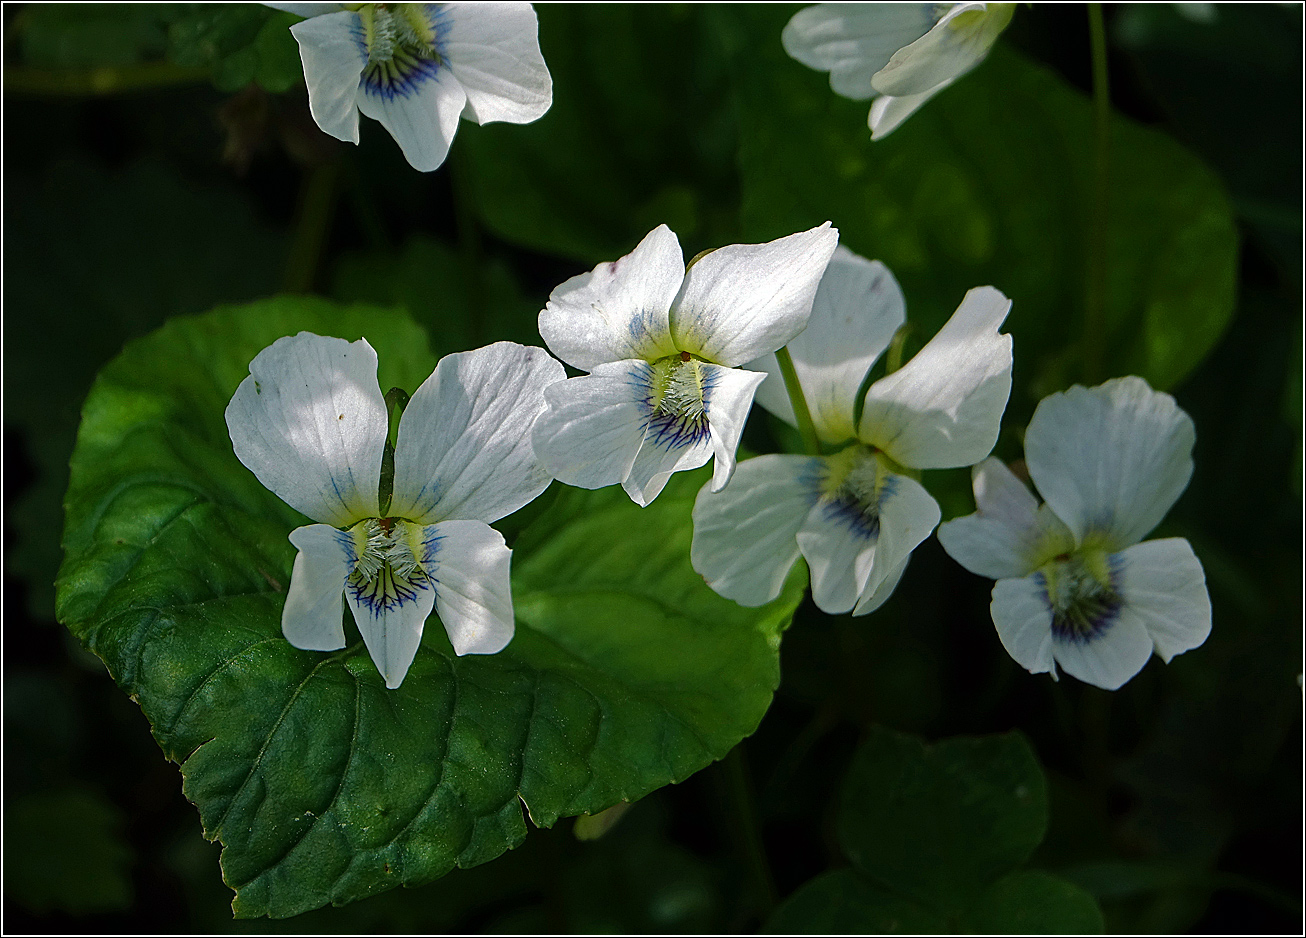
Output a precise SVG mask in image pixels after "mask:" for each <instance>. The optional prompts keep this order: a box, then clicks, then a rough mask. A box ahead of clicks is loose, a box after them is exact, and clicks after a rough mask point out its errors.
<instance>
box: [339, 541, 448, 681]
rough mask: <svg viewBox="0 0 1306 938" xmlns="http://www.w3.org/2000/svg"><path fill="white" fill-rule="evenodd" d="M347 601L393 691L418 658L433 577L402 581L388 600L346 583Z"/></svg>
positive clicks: (432, 598)
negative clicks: (379, 598) (375, 599)
mask: <svg viewBox="0 0 1306 938" xmlns="http://www.w3.org/2000/svg"><path fill="white" fill-rule="evenodd" d="M461 523H467V522H461ZM345 600H346V601H347V602H348V603H349V608H350V609H351V610H352V611H353V613H354V622H356V623H357V624H358V631H359V632H360V633H361V634H362V636H363V643H364V644H365V645H366V646H367V651H368V654H370V655H371V656H372V661H373V663H375V664H376V669H377V670H378V671H380V672H381V677H383V678H384V679H385V686H386V687H389V688H390V689H392V690H393V689H394V688H396V687H398V686H399V685H400V684H402V683H403V680H404V676H405V675H406V674H407V673H408V668H409V667H410V666H411V665H412V663H413V658H415V657H417V648H418V646H419V645H420V644H421V643H422V629H423V627H424V626H425V625H426V619H427V617H428V616H429V615H430V614H431V609H432V608H433V607H434V606H435V588H434V586H433V584H432V582H431V580H430V579H428V578H425V577H421V576H418V577H414V578H412V579H410V580H408V581H407V582H405V583H402V584H400V585H399V587H398V588H397V589H396V591H395V592H394V594H392V595H391V596H390V597H389V599H388V601H386V602H375V601H372V600H371V599H369V596H368V595H367V593H366V592H365V590H363V589H361V588H359V587H358V586H356V585H355V584H354V583H346V584H345Z"/></svg>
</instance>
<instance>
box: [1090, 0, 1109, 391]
mask: <svg viewBox="0 0 1306 938" xmlns="http://www.w3.org/2000/svg"><path fill="white" fill-rule="evenodd" d="M1088 33H1089V43H1090V45H1091V48H1092V55H1093V188H1092V196H1091V197H1092V200H1093V202H1092V205H1091V206H1090V214H1089V218H1090V221H1089V230H1088V251H1087V255H1088V256H1087V269H1086V270H1085V279H1084V371H1085V377H1086V379H1087V381H1088V383H1089V384H1095V383H1097V382H1098V381H1100V380H1101V379H1102V352H1103V347H1104V346H1105V344H1106V280H1107V257H1106V254H1107V226H1108V219H1109V210H1110V206H1109V204H1108V200H1109V198H1110V152H1111V136H1110V134H1111V89H1110V85H1109V83H1108V80H1107V56H1106V27H1105V26H1104V24H1103V20H1102V4H1100V3H1090V4H1089V5H1088Z"/></svg>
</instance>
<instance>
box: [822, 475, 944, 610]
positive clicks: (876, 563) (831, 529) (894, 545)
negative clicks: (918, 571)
mask: <svg viewBox="0 0 1306 938" xmlns="http://www.w3.org/2000/svg"><path fill="white" fill-rule="evenodd" d="M881 484H882V488H881V492H880V500H879V503H878V504H877V505H876V506H875V510H874V512H873V518H871V519H868V518H867V517H866V515H865V514H864V513H857V512H856V511H855V510H853V509H850V508H848V507H846V506H845V505H843V504H841V503H838V502H831V501H830V500H829V499H825V500H822V502H821V503H820V504H818V505H816V506H815V507H813V508H812V510H811V512H810V513H809V514H808V516H807V519H806V520H805V521H804V522H803V526H802V529H801V530H800V531H799V532H798V546H799V549H800V550H801V551H802V553H803V557H804V558H806V560H807V565H808V567H809V568H810V569H811V573H812V600H813V602H815V603H816V605H817V607H818V608H820V609H821V611H823V612H828V613H831V614H839V613H843V612H849V611H850V610H852V609H853V608H854V607H855V606H856V605H857V604H858V601H859V599H861V598H863V597H865V598H866V599H867V605H866V606H864V607H863V608H864V610H865V611H869V608H867V607H869V606H870V603H871V600H872V597H873V596H874V594H875V592H876V590H877V589H878V588H879V587H880V586H881V585H882V584H884V583H886V582H887V581H888V580H890V579H892V578H893V577H895V576H901V575H902V568H903V566H904V565H905V564H906V562H907V558H908V557H909V556H910V555H911V552H912V550H914V549H915V548H916V545H917V544H919V543H920V542H921V541H923V540H925V538H927V537H929V535H930V532H931V531H933V530H934V526H935V525H936V524H938V523H939V506H938V504H937V503H936V502H935V501H934V499H933V498H932V497H931V496H930V494H929V493H928V492H926V491H925V489H924V488H922V487H921V485H920V483H919V482H916V481H914V480H912V479H909V478H907V477H906V476H902V475H897V474H889V475H888V477H887V479H885V480H884V481H883V482H882V483H881ZM884 597H887V593H886V594H884ZM884 597H882V598H881V600H880V601H883V598H884ZM876 605H878V603H877V604H876Z"/></svg>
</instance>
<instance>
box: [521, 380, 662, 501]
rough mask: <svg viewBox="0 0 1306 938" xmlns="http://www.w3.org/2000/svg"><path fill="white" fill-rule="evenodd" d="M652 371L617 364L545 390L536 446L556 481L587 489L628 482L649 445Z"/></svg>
mask: <svg viewBox="0 0 1306 938" xmlns="http://www.w3.org/2000/svg"><path fill="white" fill-rule="evenodd" d="M650 372H651V368H650V366H649V364H648V362H644V361H624V362H612V363H610V364H604V365H599V366H597V367H596V368H595V369H594V373H593V374H591V375H582V376H581V377H579V378H568V379H567V380H566V381H559V382H558V383H556V384H551V385H549V386H548V387H547V388H545V389H544V400H545V401H546V404H547V406H546V408H545V410H544V412H543V413H542V414H540V416H539V419H537V420H536V421H535V427H534V429H533V430H532V431H531V442H532V445H533V446H534V448H535V454H536V456H537V457H538V458H539V460H540V462H542V463H543V464H544V466H545V467H546V468H547V469H548V470H549V472H551V473H552V474H553V477H554V478H556V479H558V480H560V481H562V482H565V483H567V484H568V485H576V486H579V487H581V488H585V489H597V488H602V487H603V486H605V485H616V484H617V483H620V482H624V481H626V479H627V477H629V475H630V468H631V466H632V465H633V464H634V462H635V456H636V454H638V452H639V447H640V444H641V443H642V442H643V441H644V414H645V405H644V403H643V402H644V396H645V394H646V392H647V388H648V382H649V375H650Z"/></svg>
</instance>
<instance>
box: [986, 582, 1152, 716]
mask: <svg viewBox="0 0 1306 938" xmlns="http://www.w3.org/2000/svg"><path fill="white" fill-rule="evenodd" d="M1001 582H1003V583H1006V582H1009V581H1007V580H1003V581H1001ZM1052 654H1053V656H1054V657H1055V658H1056V659H1057V664H1059V665H1061V668H1062V670H1063V671H1065V672H1066V673H1067V674H1069V675H1070V676H1072V677H1077V678H1079V679H1080V680H1081V681H1083V682H1084V683H1086V684H1092V685H1094V686H1096V687H1101V688H1102V689H1104V690H1118V689H1119V688H1120V687H1122V686H1123V685H1124V684H1125V682H1126V681H1128V680H1129V679H1130V678H1131V677H1133V676H1134V675H1135V674H1137V673H1138V672H1139V671H1141V670H1143V665H1145V664H1147V659H1148V658H1150V657H1152V639H1151V638H1150V637H1149V636H1148V634H1147V629H1146V628H1145V627H1144V623H1143V620H1142V619H1141V618H1139V617H1138V616H1137V615H1136V614H1134V613H1133V612H1132V611H1130V610H1129V608H1128V607H1127V606H1122V607H1121V608H1120V611H1119V613H1118V614H1117V616H1116V618H1115V620H1114V621H1113V622H1111V624H1110V625H1108V626H1107V628H1106V629H1105V630H1104V631H1103V632H1102V633H1101V634H1099V635H1095V636H1093V637H1092V638H1090V639H1087V640H1085V639H1076V638H1071V637H1067V636H1062V635H1057V634H1056V633H1055V632H1054V633H1053V634H1052Z"/></svg>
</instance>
